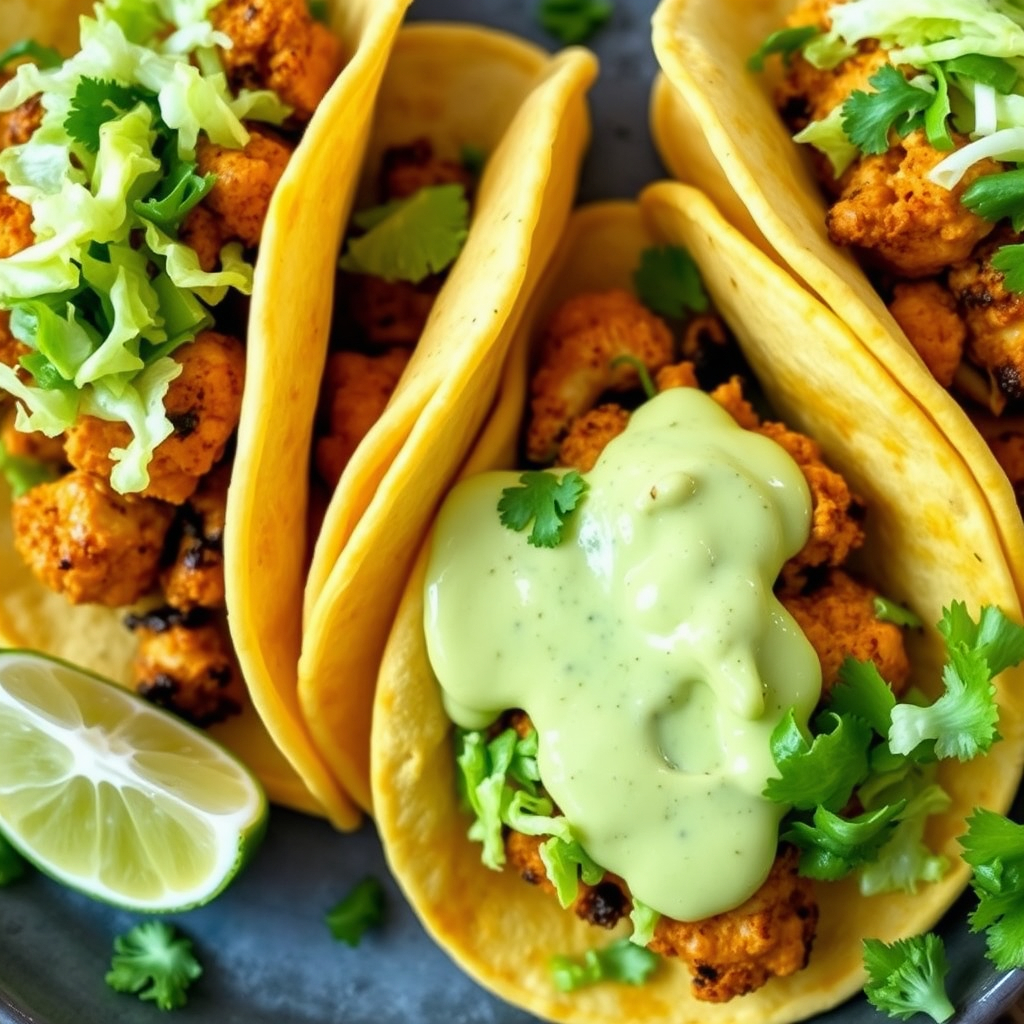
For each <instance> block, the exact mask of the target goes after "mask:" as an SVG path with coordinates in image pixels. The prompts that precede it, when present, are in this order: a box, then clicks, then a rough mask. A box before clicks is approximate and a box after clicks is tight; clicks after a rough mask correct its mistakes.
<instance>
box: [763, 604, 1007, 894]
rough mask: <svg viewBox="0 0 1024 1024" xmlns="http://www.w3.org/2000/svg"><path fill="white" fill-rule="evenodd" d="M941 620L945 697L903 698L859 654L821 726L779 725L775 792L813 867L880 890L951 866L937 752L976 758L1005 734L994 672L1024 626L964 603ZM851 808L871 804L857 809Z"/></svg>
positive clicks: (787, 833)
mask: <svg viewBox="0 0 1024 1024" xmlns="http://www.w3.org/2000/svg"><path fill="white" fill-rule="evenodd" d="M938 630H939V633H940V634H941V635H942V637H943V639H944V640H945V643H946V651H947V662H946V665H945V668H944V670H943V677H942V678H943V682H944V684H945V687H944V692H943V693H942V695H941V696H939V697H938V698H937V699H936V700H934V701H933V702H931V703H912V702H898V701H897V700H896V698H895V697H894V695H893V693H892V691H891V689H890V688H889V686H888V685H887V683H886V682H885V680H884V679H883V678H882V676H881V674H880V673H879V671H878V668H877V667H876V666H875V665H874V664H873V663H872V662H858V661H855V660H853V659H847V661H846V662H844V664H843V665H842V667H841V669H840V673H839V682H838V683H837V685H836V686H835V687H834V688H833V689H832V692H831V694H830V697H829V703H828V705H827V706H826V709H825V710H824V711H823V713H822V714H820V715H819V716H818V717H817V719H816V720H815V722H814V723H813V724H814V729H815V734H814V735H813V736H811V737H810V738H808V737H807V736H805V735H804V734H803V732H802V731H801V730H800V729H799V727H798V726H797V724H796V722H795V720H794V719H793V716H792V715H789V716H787V717H786V718H785V719H784V720H783V721H782V722H781V723H780V724H779V726H778V727H777V728H776V729H775V731H774V733H773V734H772V737H771V747H772V754H773V757H774V759H775V763H776V769H777V771H778V778H773V779H770V780H769V782H768V784H767V786H766V788H765V795H766V796H767V797H769V798H771V799H774V800H777V801H779V802H780V803H787V804H789V805H790V807H791V808H792V810H791V811H790V812H789V815H788V817H787V820H786V824H785V826H784V829H783V838H785V839H786V840H788V841H789V842H792V843H794V845H796V846H797V847H798V848H799V849H800V851H801V859H800V870H801V872H802V873H804V874H807V875H810V876H812V877H815V878H828V879H836V878H842V877H843V876H844V875H846V874H848V873H850V872H852V871H859V872H860V874H861V887H862V889H864V890H870V891H880V890H881V889H885V888H893V887H897V886H898V887H900V888H903V889H907V890H913V888H914V886H915V885H916V883H917V882H918V881H924V880H931V879H934V878H936V877H937V876H938V873H939V872H940V870H941V869H942V866H943V860H942V858H940V857H937V856H936V855H933V854H932V853H931V852H930V851H929V850H928V849H927V847H926V846H925V844H924V842H923V834H924V823H925V821H926V820H927V818H928V816H929V815H931V814H935V813H940V812H941V811H942V810H943V809H944V808H945V807H946V806H948V797H947V796H946V794H945V793H944V791H943V790H942V789H941V787H939V786H938V785H937V784H936V783H935V780H934V774H935V773H934V767H935V762H936V760H937V759H942V758H950V757H956V758H959V759H960V760H967V759H968V758H971V757H975V756H977V755H978V754H980V753H984V752H985V751H987V750H988V749H989V748H990V747H991V745H992V743H993V742H995V740H996V739H998V733H997V731H996V723H997V720H998V707H997V705H996V703H995V687H994V684H993V682H992V680H993V678H994V677H995V676H996V675H998V674H999V673H1000V672H1002V671H1003V670H1004V669H1005V668H1008V667H1009V666H1010V665H1015V664H1017V663H1019V662H1020V661H1021V660H1024V627H1021V626H1020V625H1018V624H1016V623H1014V622H1011V621H1010V620H1009V619H1008V618H1007V617H1006V616H1005V615H1004V614H1003V613H1002V612H1001V611H1000V610H999V609H998V608H996V607H993V606H986V607H984V608H982V609H981V612H980V614H979V617H978V619H977V621H975V620H974V619H972V618H971V616H970V614H969V613H968V611H967V608H966V606H965V605H964V604H963V603H962V602H953V603H952V604H951V605H950V607H949V608H947V609H945V610H944V611H943V614H942V618H941V619H940V621H939V623H938ZM851 797H856V803H855V804H851V803H850V798H851ZM848 806H852V807H856V808H858V809H859V810H860V811H861V812H862V813H859V814H858V815H856V816H852V817H851V816H847V814H845V813H844V812H845V811H847V809H848Z"/></svg>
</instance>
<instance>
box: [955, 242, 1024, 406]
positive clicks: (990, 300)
mask: <svg viewBox="0 0 1024 1024" xmlns="http://www.w3.org/2000/svg"><path fill="white" fill-rule="evenodd" d="M1009 241H1016V237H1015V236H1010V235H1009V233H1008V232H1005V231H1000V232H999V233H998V235H997V236H994V237H993V238H992V239H990V240H989V241H987V242H986V243H985V244H984V245H981V246H979V247H978V249H977V250H976V251H975V252H974V254H973V255H972V256H971V258H970V259H969V260H967V261H966V262H964V263H961V264H960V265H959V266H957V267H954V268H953V269H952V270H951V271H950V272H949V287H950V290H951V291H952V293H953V295H954V296H955V298H956V300H957V301H958V302H959V303H960V309H961V310H962V312H963V317H964V320H965V321H966V323H967V355H968V358H969V359H970V360H971V362H973V363H976V364H977V365H978V366H980V367H982V369H984V370H985V371H986V372H987V373H988V375H989V377H990V378H991V379H992V381H993V382H994V383H995V385H996V387H997V388H998V389H999V392H1000V394H1002V395H1004V396H1005V397H1006V398H1007V399H1009V400H1010V401H1013V400H1015V399H1018V398H1024V296H1022V295H1019V294H1017V293H1016V292H1011V291H1009V290H1008V289H1007V288H1006V286H1005V284H1004V276H1003V272H1002V271H1001V270H996V269H995V267H993V266H992V256H993V254H994V253H995V251H996V250H997V249H998V248H999V247H1000V246H1001V245H1003V244H1005V243H1006V242H1009Z"/></svg>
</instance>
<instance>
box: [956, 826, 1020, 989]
mask: <svg viewBox="0 0 1024 1024" xmlns="http://www.w3.org/2000/svg"><path fill="white" fill-rule="evenodd" d="M960 844H961V846H963V848H964V853H963V858H964V860H965V861H967V863H968V864H970V865H971V867H972V868H973V869H974V875H973V877H972V879H971V887H972V888H973V889H974V893H975V895H976V896H977V897H978V906H977V908H976V909H975V910H974V912H973V913H972V914H971V919H970V921H971V930H972V931H975V932H980V931H982V930H984V931H985V940H986V943H987V945H988V956H989V959H990V960H992V961H993V962H994V963H995V965H996V966H997V967H998V968H999V969H1000V970H1002V971H1007V970H1010V969H1011V968H1013V967H1024V825H1018V824H1017V823H1016V822H1013V821H1010V819H1009V818H1006V817H1004V816H1003V815H1001V814H997V813H996V812H995V811H990V810H987V809H985V808H976V809H975V811H974V813H973V814H972V815H971V817H969V818H968V819H967V834H966V835H964V836H962V837H961V838H960Z"/></svg>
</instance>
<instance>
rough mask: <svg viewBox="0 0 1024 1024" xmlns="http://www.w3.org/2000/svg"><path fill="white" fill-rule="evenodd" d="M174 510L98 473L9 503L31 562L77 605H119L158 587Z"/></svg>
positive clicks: (77, 475)
mask: <svg viewBox="0 0 1024 1024" xmlns="http://www.w3.org/2000/svg"><path fill="white" fill-rule="evenodd" d="M173 515H174V510H173V509H172V508H171V507H170V506H169V505H165V504H164V503H163V502H159V501H152V500H147V499H144V498H134V497H125V496H123V495H120V494H117V493H116V492H115V491H113V490H111V488H110V485H109V484H107V483H106V482H105V481H104V480H102V479H100V478H99V477H96V476H91V475H89V474H87V473H82V472H80V471H76V472H71V473H68V474H66V475H65V476H62V477H60V478H59V479H58V480H55V481H53V482H52V483H43V484H39V485H38V486H36V487H33V488H32V489H31V490H30V491H28V492H27V493H25V494H24V495H22V496H21V497H20V498H16V499H15V500H14V502H13V503H12V505H11V524H12V527H13V530H14V545H15V547H16V548H17V550H18V554H19V555H20V556H21V558H22V559H23V560H24V562H25V564H26V565H28V567H29V568H30V569H31V570H32V572H33V573H34V574H35V576H36V577H37V578H38V579H39V580H40V581H41V582H42V583H43V584H45V585H46V586H47V587H49V588H50V589H51V590H55V591H57V592H58V593H61V594H63V595H64V596H65V597H66V598H67V599H68V600H69V601H70V602H71V603H72V604H83V603H96V604H103V605H109V606H111V607H119V606H121V605H127V604H131V603H132V602H134V601H136V600H138V599H139V598H140V597H142V596H143V595H145V594H146V593H148V592H149V591H150V590H152V589H153V587H154V585H155V584H156V581H157V574H158V572H159V567H160V556H161V553H162V551H163V545H164V538H165V536H166V534H167V529H168V527H169V526H170V524H171V519H172V517H173Z"/></svg>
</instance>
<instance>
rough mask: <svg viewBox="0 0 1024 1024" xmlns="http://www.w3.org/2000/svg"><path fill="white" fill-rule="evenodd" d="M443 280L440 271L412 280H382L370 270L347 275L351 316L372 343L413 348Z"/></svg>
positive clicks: (366, 338) (382, 345)
mask: <svg viewBox="0 0 1024 1024" xmlns="http://www.w3.org/2000/svg"><path fill="white" fill-rule="evenodd" d="M443 282H444V276H443V275H441V274H431V275H430V276H429V277H425V278H424V279H423V280H422V281H418V282H416V283H415V284H413V282H411V281H385V280H384V278H382V277H375V276H373V275H372V274H352V275H349V276H348V278H347V281H346V285H347V288H348V293H349V302H348V306H349V310H350V312H351V314H352V319H353V320H354V321H355V322H356V324H358V325H359V327H360V329H361V331H362V336H363V338H364V339H365V340H366V341H367V342H368V343H369V344H371V345H379V346H381V347H382V348H384V347H387V346H390V345H404V346H405V347H407V348H412V347H413V346H414V345H416V343H417V342H418V341H419V340H420V335H422V334H423V328H424V327H425V326H426V323H427V317H429V316H430V311H431V310H432V309H433V308H434V301H435V300H436V299H437V293H438V292H439V291H440V290H441V285H442V283H443Z"/></svg>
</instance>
